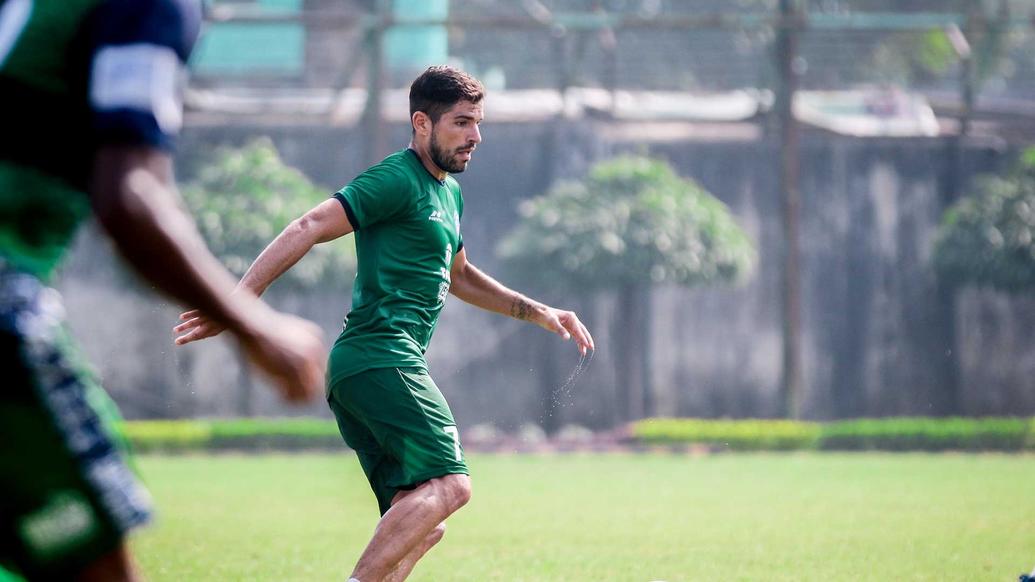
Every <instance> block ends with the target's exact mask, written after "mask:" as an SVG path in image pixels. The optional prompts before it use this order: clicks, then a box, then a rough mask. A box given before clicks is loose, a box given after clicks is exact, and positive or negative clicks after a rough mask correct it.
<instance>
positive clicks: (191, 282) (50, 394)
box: [0, 0, 324, 582]
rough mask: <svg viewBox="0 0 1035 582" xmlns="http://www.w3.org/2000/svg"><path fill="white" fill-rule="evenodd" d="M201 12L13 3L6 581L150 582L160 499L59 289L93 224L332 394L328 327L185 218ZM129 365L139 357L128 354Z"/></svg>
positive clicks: (293, 379) (0, 510) (148, 274)
mask: <svg viewBox="0 0 1035 582" xmlns="http://www.w3.org/2000/svg"><path fill="white" fill-rule="evenodd" d="M200 21H201V5H200V3H199V2H197V1H196V0H2V1H0V364H2V374H3V382H2V384H0V580H4V581H5V582H6V581H9V580H12V579H14V580H17V579H21V578H25V579H28V580H57V581H66V580H74V581H104V582H120V581H130V580H137V579H138V577H139V575H138V574H137V572H136V569H135V567H134V565H133V563H132V560H131V558H130V554H129V551H128V549H127V546H126V543H125V538H126V536H127V535H128V533H129V531H130V530H132V529H133V528H135V527H137V526H139V525H141V524H143V523H145V522H146V521H148V519H149V517H150V513H151V508H150V498H149V496H148V495H147V492H146V491H145V490H144V488H143V487H142V486H141V485H140V484H139V483H138V482H137V480H136V478H135V476H134V474H133V472H132V471H131V470H130V468H129V466H128V465H127V463H126V462H125V455H124V452H123V451H122V447H121V446H120V445H121V444H122V439H121V437H120V436H119V431H118V419H117V416H118V414H117V410H116V409H115V406H114V404H113V403H112V402H111V401H110V400H109V399H108V397H107V395H106V394H105V393H104V391H103V390H102V389H101V388H100V386H98V385H97V383H96V381H95V380H94V378H93V376H92V374H91V373H90V372H88V371H87V370H85V369H84V368H83V366H82V365H81V363H80V358H79V356H78V355H77V351H76V350H75V348H74V346H73V342H72V341H71V339H70V337H69V335H68V332H67V331H66V328H65V324H64V313H63V309H62V306H61V300H60V297H59V296H58V295H57V292H56V291H54V290H53V289H51V288H49V287H48V284H49V281H50V280H51V279H52V277H53V273H54V271H55V269H56V268H57V264H58V262H59V261H60V259H61V257H62V256H63V255H64V254H65V251H66V250H67V248H68V246H69V245H70V244H71V240H72V237H73V235H74V234H75V231H76V228H77V227H78V225H79V224H80V223H81V222H82V221H83V220H85V219H86V218H87V217H88V216H90V215H91V214H93V215H94V216H95V217H96V218H97V219H98V221H99V222H100V224H101V225H102V226H103V227H104V229H105V231H106V232H107V233H108V234H109V235H110V236H111V238H112V240H113V242H114V243H115V245H116V247H117V248H118V249H119V250H120V251H121V252H122V254H123V255H124V256H125V258H126V259H127V260H128V262H129V263H130V264H131V266H133V267H134V268H135V270H136V271H137V272H138V273H140V274H142V275H143V276H144V277H145V278H147V279H148V281H149V282H151V283H153V284H154V285H155V286H156V287H158V288H159V289H160V290H162V291H164V292H166V293H167V294H169V295H171V296H172V297H173V298H175V299H177V300H179V301H181V302H183V303H186V304H189V305H195V306H199V307H202V308H203V309H205V311H206V313H209V314H210V315H211V316H212V317H213V318H214V319H216V320H218V321H220V322H222V325H225V326H226V327H227V328H228V329H229V330H230V331H231V332H232V333H233V335H234V336H235V337H236V338H237V339H239V340H240V341H241V344H242V346H243V347H244V348H245V350H246V351H247V353H248V355H249V356H250V357H251V359H252V361H253V362H255V363H257V364H258V365H259V366H260V367H262V368H263V369H264V370H266V371H267V372H270V373H271V374H272V375H273V376H274V379H275V380H276V385H277V387H278V388H279V389H280V390H281V392H282V394H283V395H284V396H285V397H286V398H288V399H290V400H300V399H306V398H308V397H311V396H315V395H317V394H319V393H320V388H321V387H322V384H323V362H324V348H323V344H322V341H321V340H320V335H319V329H318V328H317V327H316V326H315V325H313V324H311V323H309V322H302V321H301V320H298V319H296V318H293V317H288V316H283V315H279V314H276V313H275V312H273V311H272V310H271V309H269V308H268V307H266V306H264V305H263V304H262V303H261V302H259V301H258V300H257V299H255V298H254V297H248V296H245V295H238V296H236V297H233V296H232V292H233V289H234V281H233V278H232V277H231V275H230V274H229V273H228V272H227V271H226V270H225V269H223V268H222V267H221V266H220V264H219V262H218V261H217V260H216V259H215V257H213V256H212V255H211V253H209V252H208V251H207V250H206V249H205V246H204V243H203V242H202V240H201V237H200V236H199V235H198V233H197V231H196V230H195V229H194V226H193V223H192V222H191V220H190V218H189V216H187V215H186V213H185V212H184V211H183V210H182V209H181V205H180V202H179V200H178V198H177V195H176V191H175V181H174V180H173V177H172V157H171V153H170V151H171V148H172V145H173V142H174V140H175V137H176V135H177V133H178V131H179V129H180V125H181V121H182V114H183V110H182V106H181V103H182V101H181V98H180V94H179V93H180V89H181V80H182V79H181V76H182V75H183V74H184V63H185V61H186V59H187V56H188V55H189V54H190V51H191V47H192V46H193V44H194V39H195V37H196V35H197V32H198V27H199V26H200ZM128 356H129V357H133V355H132V354H128Z"/></svg>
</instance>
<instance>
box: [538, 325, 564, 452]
mask: <svg viewBox="0 0 1035 582" xmlns="http://www.w3.org/2000/svg"><path fill="white" fill-rule="evenodd" d="M554 340H555V337H550V338H547V341H539V342H537V344H536V345H537V349H536V351H537V352H538V354H537V357H536V360H537V361H538V362H539V366H538V370H537V372H538V375H539V406H540V409H539V411H540V412H539V426H541V427H542V428H543V430H544V431H546V433H547V434H553V433H555V432H557V429H559V428H560V425H561V418H560V416H559V414H560V406H559V405H560V399H561V397H562V395H561V394H560V391H559V389H560V388H561V386H562V383H563V382H564V378H563V377H562V376H561V375H560V374H559V373H558V369H557V368H558V366H557V350H558V346H557V343H556V341H554ZM562 347H567V346H562Z"/></svg>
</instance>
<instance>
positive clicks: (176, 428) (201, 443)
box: [123, 420, 212, 452]
mask: <svg viewBox="0 0 1035 582" xmlns="http://www.w3.org/2000/svg"><path fill="white" fill-rule="evenodd" d="M123 432H124V433H125V435H126V438H127V439H129V442H130V444H131V445H132V446H133V448H134V449H135V450H137V451H141V452H150V451H163V452H179V451H189V450H198V449H203V448H205V447H206V446H207V445H208V443H209V441H210V440H211V438H212V426H211V425H210V424H209V423H208V422H205V421H201V420H136V421H132V422H127V423H125V424H124V425H123Z"/></svg>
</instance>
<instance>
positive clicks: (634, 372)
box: [498, 156, 755, 420]
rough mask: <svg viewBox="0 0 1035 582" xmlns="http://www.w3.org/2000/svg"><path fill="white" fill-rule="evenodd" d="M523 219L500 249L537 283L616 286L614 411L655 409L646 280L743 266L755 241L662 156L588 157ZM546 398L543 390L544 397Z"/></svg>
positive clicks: (720, 275)
mask: <svg viewBox="0 0 1035 582" xmlns="http://www.w3.org/2000/svg"><path fill="white" fill-rule="evenodd" d="M521 214H522V215H523V219H522V221H521V222H520V223H519V224H518V225H517V227H515V229H514V230H513V231H511V232H510V233H509V234H508V236H507V237H506V238H505V239H504V240H503V241H502V242H501V244H500V246H499V249H498V253H499V255H500V256H501V258H502V259H503V260H504V261H505V262H506V263H507V264H508V265H509V266H510V267H511V268H512V269H514V270H516V271H518V272H520V273H522V274H523V275H524V276H525V277H526V278H528V279H531V280H535V281H539V282H541V283H544V284H547V285H549V284H560V285H563V286H564V287H566V288H568V289H578V290H589V291H591V292H595V293H599V292H605V291H610V290H614V291H615V293H616V294H617V301H618V312H617V313H616V314H615V319H614V325H615V326H614V329H613V333H612V334H611V338H612V341H613V342H614V345H613V346H609V347H610V348H611V349H612V350H613V351H612V352H611V353H612V354H614V355H615V357H614V362H615V371H616V382H617V394H618V395H619V403H618V411H617V413H618V415H619V417H620V418H619V420H629V419H635V418H641V417H643V416H645V415H650V414H653V413H654V412H655V411H654V390H653V385H652V382H651V377H650V367H649V364H648V354H649V353H650V346H649V340H650V331H651V330H650V321H651V312H650V290H651V287H652V286H654V285H659V284H665V283H668V284H677V285H684V286H694V285H700V284H706V283H712V282H719V281H727V282H728V281H736V280H739V279H741V278H743V277H745V276H747V275H748V273H749V272H750V271H751V270H752V267H753V265H754V261H755V251H754V248H753V246H752V244H751V242H750V240H749V239H748V236H747V235H746V234H745V233H744V231H742V230H741V229H740V228H739V227H738V226H737V224H736V223H735V222H734V220H733V218H732V216H731V215H730V213H729V209H727V208H726V206H725V205H723V204H722V203H721V202H720V201H718V200H717V199H715V198H714V197H712V196H711V195H710V194H709V193H708V192H706V191H705V190H704V189H702V188H701V187H700V186H698V185H697V184H696V183H695V182H693V181H691V180H687V179H684V178H681V177H680V176H679V175H677V174H676V173H675V171H674V170H673V169H672V168H671V167H670V166H669V165H668V164H667V163H665V162H663V161H659V160H655V159H650V158H646V157H642V156H623V157H619V158H615V159H612V160H608V161H604V162H601V163H598V164H597V165H595V166H594V167H593V168H592V169H591V170H590V173H589V175H588V176H586V178H584V179H583V180H582V181H579V182H562V183H559V184H558V185H556V186H555V187H554V188H552V189H551V190H550V191H549V192H548V193H547V194H546V195H544V196H540V197H537V198H535V199H532V200H529V201H526V202H525V203H523V204H522V206H521ZM548 400H549V399H548Z"/></svg>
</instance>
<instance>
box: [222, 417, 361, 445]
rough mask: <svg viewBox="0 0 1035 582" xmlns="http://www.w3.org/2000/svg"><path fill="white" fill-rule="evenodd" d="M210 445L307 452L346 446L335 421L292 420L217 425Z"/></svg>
mask: <svg viewBox="0 0 1035 582" xmlns="http://www.w3.org/2000/svg"><path fill="white" fill-rule="evenodd" d="M209 446H210V447H211V448H214V449H270V448H272V449H305V448H338V447H343V446H344V445H343V444H342V441H341V436H340V435H339V433H338V427H337V425H336V424H335V423H334V421H331V420H322V419H315V418H292V419H236V420H224V421H219V422H215V423H213V425H212V439H211V441H210V442H209Z"/></svg>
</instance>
